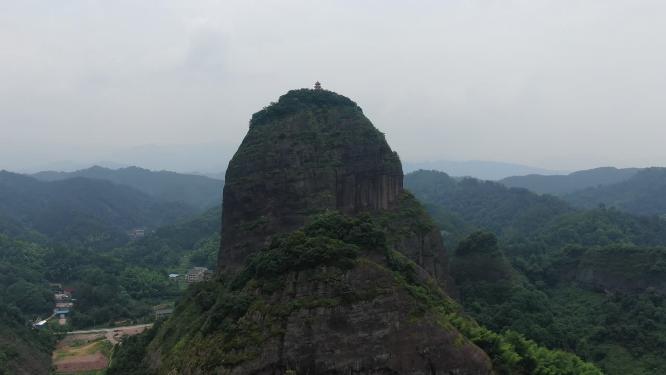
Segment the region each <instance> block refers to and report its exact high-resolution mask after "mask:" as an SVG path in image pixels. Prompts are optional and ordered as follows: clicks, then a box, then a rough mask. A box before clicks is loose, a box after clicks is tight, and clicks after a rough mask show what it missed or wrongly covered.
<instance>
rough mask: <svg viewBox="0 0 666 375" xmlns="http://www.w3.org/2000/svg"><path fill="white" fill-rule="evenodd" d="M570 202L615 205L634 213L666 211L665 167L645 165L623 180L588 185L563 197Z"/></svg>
mask: <svg viewBox="0 0 666 375" xmlns="http://www.w3.org/2000/svg"><path fill="white" fill-rule="evenodd" d="M563 198H564V199H565V200H567V201H568V202H570V203H571V204H573V205H575V206H578V207H583V208H594V207H597V206H599V205H605V206H608V207H615V208H617V209H619V210H622V211H625V212H629V213H633V214H637V215H664V214H666V168H646V169H642V170H640V171H638V172H637V173H635V174H634V175H633V176H632V177H631V178H629V179H626V180H624V181H622V182H619V183H616V184H612V185H607V186H599V187H590V188H587V189H584V190H580V191H576V192H573V193H570V194H567V195H565V196H563Z"/></svg>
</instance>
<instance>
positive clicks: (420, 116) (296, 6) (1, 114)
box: [0, 0, 666, 169]
mask: <svg viewBox="0 0 666 375" xmlns="http://www.w3.org/2000/svg"><path fill="white" fill-rule="evenodd" d="M664 20H666V2H664V1H656V0H655V1H640V0H624V1H619V0H598V1H594V0H578V1H567V0H553V1H539V0H525V1H511V0H497V1H492V0H484V1H482V0H479V1H475V0H467V1H456V0H440V1H387V0H381V1H379V0H378V1H366V0H353V1H352V0H350V1H312V0H302V1H288V0H281V1H249V0H242V1H230V0H227V1H205V0H197V1H192V0H182V1H175V0H155V1H149V0H141V1H136V0H104V1H102V0H98V1H95V0H88V1H83V0H81V1H77V0H61V1H53V0H44V1H31V0H0V168H8V169H17V168H25V167H27V166H31V165H39V164H46V163H49V162H56V161H60V160H76V161H96V160H103V159H104V158H108V157H112V156H109V155H117V154H118V153H119V152H123V151H122V150H125V149H127V148H130V147H134V146H140V145H153V144H157V145H161V144H170V145H182V144H198V143H208V144H210V142H226V143H229V144H231V145H236V144H238V143H239V142H240V140H241V139H242V137H243V135H244V134H245V132H246V130H247V123H248V120H249V118H250V116H251V114H252V113H253V112H256V111H257V110H259V109H261V108H262V107H263V106H265V105H267V104H268V103H269V102H270V101H274V100H276V99H277V98H278V97H279V96H280V95H281V94H283V93H284V92H286V91H287V90H289V89H292V88H299V87H308V86H311V84H312V83H313V82H314V81H315V80H320V81H321V82H322V84H323V86H324V88H327V89H331V90H334V91H336V92H338V93H341V94H343V95H346V96H348V97H350V98H351V99H353V100H355V101H356V102H357V103H359V105H360V106H361V107H362V108H363V109H364V111H365V113H366V115H367V116H368V117H369V118H370V119H371V120H372V121H373V122H374V124H375V125H376V126H377V127H378V128H379V129H381V130H382V131H384V132H386V133H387V137H388V140H389V142H390V144H391V146H392V147H393V148H394V149H395V150H397V151H398V152H399V153H400V154H401V156H402V158H403V160H412V161H419V160H429V159H430V160H433V159H450V160H466V159H477V160H497V161H500V160H501V161H509V162H519V163H524V164H531V165H537V166H541V167H547V168H554V169H576V168H586V167H592V166H599V165H616V166H645V165H666V147H664V145H663V142H664V140H665V139H666V103H665V102H664V99H665V93H666V74H665V73H666V71H665V70H666V22H664Z"/></svg>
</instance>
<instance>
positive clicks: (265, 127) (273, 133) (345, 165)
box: [219, 89, 403, 272]
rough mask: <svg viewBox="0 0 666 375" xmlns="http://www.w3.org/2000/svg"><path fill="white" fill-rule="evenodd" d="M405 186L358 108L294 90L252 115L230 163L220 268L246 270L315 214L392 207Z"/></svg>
mask: <svg viewBox="0 0 666 375" xmlns="http://www.w3.org/2000/svg"><path fill="white" fill-rule="evenodd" d="M402 180H403V174H402V166H401V164H400V159H399V158H398V155H397V153H395V152H394V151H392V150H391V148H390V147H389V145H388V144H387V143H386V140H385V138H384V135H383V134H382V133H381V132H379V131H378V130H377V129H376V128H375V127H374V126H373V125H372V123H371V122H370V121H369V120H368V119H367V118H366V117H365V116H364V115H363V112H362V110H361V108H359V107H358V106H357V105H356V103H354V102H352V101H351V100H349V99H347V98H345V97H343V96H340V95H338V94H335V93H333V92H331V91H326V90H307V89H303V90H293V91H290V92H289V93H287V94H286V95H283V96H282V97H280V100H279V101H278V102H277V103H273V104H271V105H270V106H269V107H267V108H265V109H264V110H262V111H260V112H258V113H256V114H255V115H254V116H253V117H252V120H251V122H250V130H249V132H248V134H247V136H246V137H245V139H244V140H243V143H242V144H241V146H240V148H239V149H238V151H237V152H236V154H235V155H234V157H233V159H232V160H231V162H230V163H229V167H228V169H227V173H226V177H225V187H224V199H223V225H222V243H221V249H220V254H219V269H220V270H221V271H223V272H224V271H227V270H234V269H238V268H239V267H240V266H242V265H243V263H244V261H245V259H247V257H248V256H249V255H250V254H253V253H254V252H256V251H257V250H259V249H260V248H261V247H263V246H265V245H266V241H267V240H268V239H269V238H270V237H271V236H272V235H274V234H276V233H281V232H288V231H291V230H293V229H296V228H298V227H300V226H302V225H303V224H304V222H305V220H306V218H307V217H308V216H309V215H312V214H313V213H317V212H322V211H325V210H338V211H341V212H343V213H346V214H356V213H359V212H363V211H370V212H372V211H377V210H386V209H389V208H391V207H393V206H394V205H395V203H396V202H397V200H398V198H399V197H400V194H401V193H402V190H403V189H402Z"/></svg>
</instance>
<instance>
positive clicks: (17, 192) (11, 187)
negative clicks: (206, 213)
mask: <svg viewBox="0 0 666 375" xmlns="http://www.w3.org/2000/svg"><path fill="white" fill-rule="evenodd" d="M192 214H193V210H192V209H190V208H188V207H186V206H184V205H182V204H178V203H167V202H162V201H159V200H157V199H154V198H152V197H150V196H148V195H146V194H144V193H142V192H140V191H137V190H135V189H132V188H129V187H126V186H121V185H116V184H113V183H111V182H108V181H101V180H93V179H86V178H72V179H68V180H62V181H53V182H43V181H38V180H36V179H34V178H32V177H28V176H24V175H19V174H15V173H10V172H6V171H1V172H0V218H3V219H2V220H0V223H2V222H4V223H5V226H4V227H3V228H2V229H3V231H5V230H6V231H14V232H15V231H19V232H22V233H20V234H26V233H27V232H29V231H31V230H32V231H36V232H38V233H41V234H42V235H44V236H46V237H48V239H49V240H51V241H63V242H71V241H100V240H105V239H110V237H112V238H114V237H115V238H116V239H120V238H126V235H125V231H127V230H129V229H131V228H135V227H147V228H154V227H157V226H160V225H163V224H167V223H170V222H174V221H177V220H180V219H182V218H185V217H188V216H190V215H192Z"/></svg>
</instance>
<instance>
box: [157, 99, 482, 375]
mask: <svg viewBox="0 0 666 375" xmlns="http://www.w3.org/2000/svg"><path fill="white" fill-rule="evenodd" d="M402 178H403V175H402V167H401V165H400V161H399V159H398V156H397V154H396V153H394V152H393V151H392V150H391V148H390V147H389V146H388V144H387V143H386V141H385V139H384V136H383V134H382V133H380V132H379V131H378V130H377V129H375V128H374V126H373V125H372V124H371V123H370V121H369V120H368V119H366V118H365V116H363V113H362V111H361V110H360V108H358V107H357V106H356V104H355V103H353V102H351V101H350V100H349V99H347V98H345V97H342V96H339V95H337V94H335V93H332V92H328V91H323V90H297V91H291V92H289V93H288V94H286V95H284V96H283V97H281V98H280V101H279V102H278V103H275V104H273V105H271V106H269V107H267V108H266V109H264V110H263V111H260V112H258V113H256V114H255V115H254V116H253V118H252V121H251V124H250V130H249V132H248V134H247V136H246V137H245V139H244V140H243V143H242V144H241V146H240V148H239V149H238V152H237V153H236V155H235V156H234V158H233V160H232V161H231V162H230V164H229V168H228V170H227V175H226V181H225V183H226V185H225V188H224V202H223V226H222V228H223V229H222V241H221V248H220V254H219V272H220V273H221V274H222V275H223V276H224V277H220V278H218V279H217V280H216V281H212V282H209V283H201V284H199V285H195V286H193V287H192V288H190V291H189V292H188V295H187V296H186V297H185V299H184V301H182V302H181V303H179V305H178V307H177V308H176V311H175V312H174V316H173V317H172V318H171V319H169V320H168V321H167V322H165V323H164V325H163V326H162V327H161V328H160V329H159V331H158V332H157V334H156V337H155V339H154V340H153V342H152V343H151V345H150V347H149V348H148V351H147V352H148V358H147V361H148V362H149V365H150V367H151V368H152V369H154V370H156V372H158V373H178V374H204V373H216V374H282V373H289V372H290V371H295V372H296V373H299V374H350V373H354V374H359V375H371V374H459V375H465V374H469V375H472V374H484V375H485V374H490V373H491V372H492V364H491V361H490V359H489V358H488V356H487V355H486V353H484V352H483V350H481V349H480V348H479V347H477V346H476V345H474V343H472V341H470V340H469V339H468V338H467V337H465V336H464V335H463V334H461V332H460V331H458V329H457V328H456V326H455V325H454V323H455V324H458V323H460V322H463V321H465V318H464V317H461V316H459V310H458V307H457V305H456V304H455V303H454V302H452V301H451V300H450V299H449V298H448V296H447V295H446V294H445V293H443V292H442V289H441V286H442V284H445V280H446V268H447V267H446V255H445V252H444V249H443V246H442V239H441V237H440V235H439V232H438V231H437V230H436V228H435V227H434V225H433V224H432V221H431V220H430V218H429V217H428V215H427V214H426V212H425V210H424V209H423V207H422V206H421V205H420V204H419V203H418V202H417V201H416V200H415V199H414V197H413V196H412V195H411V194H409V193H408V192H406V191H403V188H402ZM366 213H367V214H366ZM252 255H255V256H252ZM456 317H457V318H456ZM454 318H455V319H454ZM456 322H457V323H456ZM468 323H469V324H467V326H471V325H473V323H471V322H468Z"/></svg>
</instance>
